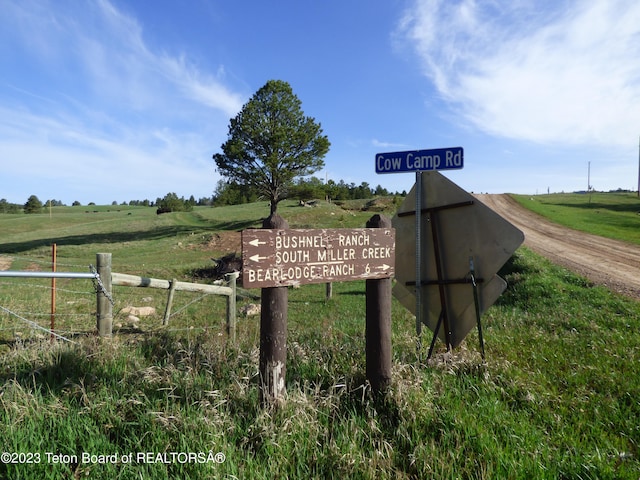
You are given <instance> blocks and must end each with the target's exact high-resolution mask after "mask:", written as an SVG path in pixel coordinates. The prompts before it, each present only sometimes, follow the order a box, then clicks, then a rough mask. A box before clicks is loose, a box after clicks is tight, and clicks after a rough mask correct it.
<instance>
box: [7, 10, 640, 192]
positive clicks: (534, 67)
mask: <svg viewBox="0 0 640 480" xmlns="http://www.w3.org/2000/svg"><path fill="white" fill-rule="evenodd" d="M0 10H1V12H2V13H1V15H0V162H1V165H2V170H1V171H2V173H1V175H2V177H1V178H2V183H1V185H2V186H1V189H0V198H5V199H7V200H8V201H10V202H15V203H24V202H26V200H27V198H28V197H29V196H30V195H32V194H35V195H37V196H38V197H39V198H40V199H41V200H43V201H45V200H46V199H50V198H54V199H57V200H62V201H63V202H64V203H66V204H71V203H72V202H73V201H75V200H77V201H80V202H81V203H82V204H86V203H88V202H95V203H98V204H109V203H111V202H112V201H117V202H119V203H120V202H123V201H127V202H128V201H130V200H143V199H145V198H148V199H150V200H155V199H156V198H157V197H162V196H164V195H165V194H166V193H168V192H175V193H177V194H178V195H179V196H186V197H188V196H190V195H194V196H195V197H196V198H200V197H209V196H211V194H212V193H213V191H214V189H215V186H216V183H217V181H218V180H219V179H220V177H219V175H218V174H217V173H216V171H215V165H214V162H213V160H212V158H211V157H212V155H213V154H214V153H216V152H219V151H220V145H221V144H222V143H223V142H224V141H225V140H226V138H227V132H228V124H229V119H230V118H232V117H234V116H235V115H236V114H237V113H238V112H239V111H240V109H241V108H242V105H243V104H244V103H245V102H246V101H248V100H249V98H250V97H251V96H252V95H253V94H254V93H255V91H257V90H258V89H259V88H260V87H261V86H263V85H264V84H265V83H266V81H268V80H270V79H281V80H285V81H287V82H289V83H290V84H291V86H292V88H293V91H294V93H295V94H296V95H297V96H298V97H299V98H300V100H301V101H302V108H303V110H304V112H305V114H307V115H310V116H312V117H314V118H315V119H316V120H317V121H318V122H320V123H321V124H322V128H323V130H324V133H325V134H326V135H327V136H328V137H329V140H330V141H331V149H330V151H329V153H328V154H327V156H326V157H325V164H326V168H325V169H324V170H322V171H321V172H318V173H317V174H316V175H317V176H318V177H320V178H322V179H325V178H329V179H334V180H336V181H338V180H344V181H345V182H347V183H351V182H353V183H355V184H357V185H359V184H360V183H362V182H367V183H369V184H370V185H371V186H373V187H375V186H376V185H378V184H381V185H382V186H384V187H386V188H388V189H390V190H392V191H396V190H398V191H402V190H407V191H408V190H409V189H410V188H411V186H412V185H413V182H414V180H415V177H414V175H413V174H411V173H402V174H386V175H378V174H376V173H375V166H374V158H375V154H376V153H380V152H391V151H401V150H413V149H430V148H443V147H453V146H462V147H464V149H465V167H464V169H463V170H459V171H453V172H448V173H447V176H448V177H449V178H451V179H452V180H453V181H454V182H456V183H457V184H458V185H460V186H461V187H462V188H464V189H466V190H468V191H474V192H491V193H502V192H516V193H526V194H535V193H536V192H538V193H546V191H547V189H550V191H552V192H554V191H555V192H559V191H573V190H580V189H586V187H587V168H588V163H589V162H591V184H592V185H593V186H594V187H595V188H596V189H600V190H609V189H615V188H619V187H621V188H628V189H632V188H633V189H635V188H636V187H637V179H638V142H639V136H640V61H638V59H640V3H639V2H637V1H636V0H628V1H624V0H585V1H570V0H548V1H540V0H509V1H507V0H485V1H481V0H476V1H473V0H366V1H365V0H349V1H344V0H323V1H318V0H281V1H257V0H252V1H250V0H238V1H233V2H231V1H228V0H191V1H188V2H176V1H170V0H155V1H153V2H151V1H142V0H136V1H134V0H86V1H85V0H50V1H47V0H15V1H14V0H0Z"/></svg>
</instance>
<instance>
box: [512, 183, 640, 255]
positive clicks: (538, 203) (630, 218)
mask: <svg viewBox="0 0 640 480" xmlns="http://www.w3.org/2000/svg"><path fill="white" fill-rule="evenodd" d="M513 197H514V198H515V199H516V200H517V201H518V202H519V203H520V204H521V205H523V206H525V207H526V208H528V209H530V210H532V211H534V212H536V213H539V214H540V215H542V216H544V217H546V218H548V219H549V220H552V221H554V222H557V223H560V224H562V225H566V226H567V227H570V228H574V229H576V230H581V231H584V232H589V233H593V234H595V235H601V236H603V237H608V238H615V239H617V240H624V241H627V242H631V243H636V244H640V198H638V196H637V194H635V193H598V192H595V193H591V194H578V193H572V194H564V193H563V194H551V195H536V196H527V195H513Z"/></svg>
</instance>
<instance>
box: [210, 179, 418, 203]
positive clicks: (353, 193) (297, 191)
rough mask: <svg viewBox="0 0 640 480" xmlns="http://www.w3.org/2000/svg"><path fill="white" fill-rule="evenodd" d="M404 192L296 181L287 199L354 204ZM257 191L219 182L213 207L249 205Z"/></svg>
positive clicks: (257, 197) (368, 186) (354, 185)
mask: <svg viewBox="0 0 640 480" xmlns="http://www.w3.org/2000/svg"><path fill="white" fill-rule="evenodd" d="M406 194H407V192H406V191H403V192H401V193H400V192H395V193H393V192H390V191H389V190H387V189H386V188H384V187H382V186H381V185H378V186H377V187H375V188H372V187H371V186H370V185H369V184H368V183H367V182H362V183H361V184H360V185H356V184H355V183H345V182H344V180H340V181H339V182H335V181H333V180H329V181H327V182H326V183H325V182H323V181H322V180H320V179H319V178H318V177H307V178H299V179H297V180H296V181H294V182H293V184H292V185H291V186H289V191H288V192H287V198H290V199H293V200H302V201H308V200H313V199H326V200H331V201H341V200H357V199H365V198H372V197H375V196H387V195H403V196H404V195H406ZM260 199H261V196H260V195H259V193H258V191H257V190H256V189H254V188H252V187H251V186H250V185H243V184H239V183H235V182H226V181H224V180H219V181H218V184H217V187H216V189H215V192H214V194H213V204H214V205H215V206H224V205H237V204H241V203H251V202H255V201H257V200H260Z"/></svg>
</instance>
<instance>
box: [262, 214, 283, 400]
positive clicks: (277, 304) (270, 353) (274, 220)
mask: <svg viewBox="0 0 640 480" xmlns="http://www.w3.org/2000/svg"><path fill="white" fill-rule="evenodd" d="M262 228H266V229H287V228H289V224H288V223H287V221H286V220H285V219H284V218H282V217H281V216H280V215H278V214H275V213H274V214H272V215H271V216H269V217H268V218H266V219H265V220H264V222H263V223H262ZM288 301H289V291H288V289H287V287H269V288H263V289H262V292H261V301H260V303H261V311H260V403H261V404H262V406H263V407H267V406H269V405H273V404H277V403H279V402H280V401H281V400H282V399H283V397H284V394H285V392H286V388H285V379H286V373H287V365H286V363H287V313H288Z"/></svg>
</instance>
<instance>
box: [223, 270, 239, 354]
mask: <svg viewBox="0 0 640 480" xmlns="http://www.w3.org/2000/svg"><path fill="white" fill-rule="evenodd" d="M239 275H240V273H239V272H231V273H228V274H227V275H226V277H227V282H228V283H229V286H230V287H231V295H229V296H228V297H227V339H230V340H231V342H232V343H236V294H237V280H238V276H239Z"/></svg>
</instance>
